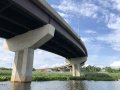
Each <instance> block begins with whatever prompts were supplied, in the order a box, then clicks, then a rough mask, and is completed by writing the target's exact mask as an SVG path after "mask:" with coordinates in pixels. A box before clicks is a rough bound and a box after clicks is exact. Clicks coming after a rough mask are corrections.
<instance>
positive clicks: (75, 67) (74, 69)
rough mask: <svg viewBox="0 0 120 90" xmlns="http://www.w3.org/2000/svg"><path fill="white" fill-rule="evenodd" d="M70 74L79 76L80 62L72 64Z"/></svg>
mask: <svg viewBox="0 0 120 90" xmlns="http://www.w3.org/2000/svg"><path fill="white" fill-rule="evenodd" d="M72 75H73V76H80V64H72Z"/></svg>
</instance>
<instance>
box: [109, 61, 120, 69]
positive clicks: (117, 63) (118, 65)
mask: <svg viewBox="0 0 120 90" xmlns="http://www.w3.org/2000/svg"><path fill="white" fill-rule="evenodd" d="M110 67H113V68H120V60H119V61H114V62H113V63H112V64H110Z"/></svg>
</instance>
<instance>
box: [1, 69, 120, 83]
mask: <svg viewBox="0 0 120 90" xmlns="http://www.w3.org/2000/svg"><path fill="white" fill-rule="evenodd" d="M10 78H11V71H10V70H0V81H9V80H10ZM119 79H120V73H105V72H104V73H102V72H99V73H95V72H94V73H93V72H92V73H82V74H81V77H73V76H72V75H71V73H69V72H35V71H34V72H33V73H32V80H33V81H48V80H94V81H114V80H119Z"/></svg>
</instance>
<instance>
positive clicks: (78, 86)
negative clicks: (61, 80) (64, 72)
mask: <svg viewBox="0 0 120 90" xmlns="http://www.w3.org/2000/svg"><path fill="white" fill-rule="evenodd" d="M68 85H69V88H68V89H67V90H85V83H83V82H81V81H70V82H69V84H68Z"/></svg>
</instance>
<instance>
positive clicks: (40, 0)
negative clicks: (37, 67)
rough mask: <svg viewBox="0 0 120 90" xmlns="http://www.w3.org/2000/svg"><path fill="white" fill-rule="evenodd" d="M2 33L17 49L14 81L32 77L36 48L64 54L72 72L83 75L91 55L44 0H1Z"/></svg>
mask: <svg viewBox="0 0 120 90" xmlns="http://www.w3.org/2000/svg"><path fill="white" fill-rule="evenodd" d="M0 37H1V38H4V39H6V40H5V42H4V47H5V48H7V49H9V50H10V51H13V52H15V59H14V63H13V71H12V77H11V81H13V82H30V81H31V79H32V77H31V76H32V68H33V56H34V50H35V49H37V48H39V49H43V50H46V51H49V52H52V53H55V54H58V55H61V56H63V57H65V58H66V61H67V62H69V63H70V64H71V65H72V68H73V69H72V70H73V71H72V72H73V76H80V69H79V68H80V65H81V63H84V62H85V61H86V60H87V56H88V54H87V50H86V47H85V45H84V44H83V42H82V41H81V39H80V38H79V37H78V36H77V35H76V34H75V33H74V32H73V30H72V28H71V27H70V26H69V25H68V24H67V23H66V22H65V20H64V19H63V18H62V17H61V16H60V15H59V14H58V13H57V12H56V11H55V10H54V9H53V8H52V7H51V6H50V5H49V4H48V3H47V2H46V1H45V0H0Z"/></svg>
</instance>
